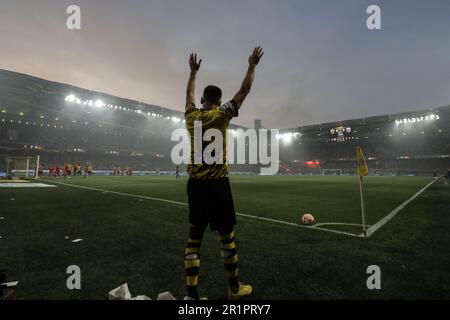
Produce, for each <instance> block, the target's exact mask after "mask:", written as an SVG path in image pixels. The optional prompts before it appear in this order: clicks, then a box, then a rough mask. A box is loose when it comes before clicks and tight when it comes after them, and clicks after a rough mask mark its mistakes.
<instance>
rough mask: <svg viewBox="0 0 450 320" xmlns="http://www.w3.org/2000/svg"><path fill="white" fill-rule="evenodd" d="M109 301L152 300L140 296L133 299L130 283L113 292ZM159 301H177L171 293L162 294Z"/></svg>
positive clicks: (110, 293)
mask: <svg viewBox="0 0 450 320" xmlns="http://www.w3.org/2000/svg"><path fill="white" fill-rule="evenodd" d="M108 298H109V300H141V301H143V300H152V299H151V298H150V297H147V296H146V295H138V296H136V297H131V292H130V290H129V289H128V283H124V284H123V285H121V286H119V287H117V288H115V289H113V290H111V291H110V292H109V293H108ZM157 300H177V299H176V298H175V297H174V296H173V295H172V294H171V293H170V292H169V291H166V292H163V293H160V294H159V295H158V298H157Z"/></svg>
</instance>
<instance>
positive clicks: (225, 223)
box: [185, 47, 264, 300]
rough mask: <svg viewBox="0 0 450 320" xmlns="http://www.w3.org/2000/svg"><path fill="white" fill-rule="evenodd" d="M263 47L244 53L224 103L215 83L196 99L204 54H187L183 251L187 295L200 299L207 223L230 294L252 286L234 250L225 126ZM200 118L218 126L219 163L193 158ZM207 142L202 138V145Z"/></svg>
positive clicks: (248, 290) (247, 291)
mask: <svg viewBox="0 0 450 320" xmlns="http://www.w3.org/2000/svg"><path fill="white" fill-rule="evenodd" d="M263 54H264V52H263V50H262V48H261V47H257V48H255V49H254V50H253V53H252V54H251V55H250V57H249V59H248V64H249V65H248V69H247V73H246V75H245V78H244V81H243V82H242V85H241V87H240V89H239V91H238V92H237V93H236V94H235V95H234V97H233V99H232V100H230V101H228V102H226V103H224V104H222V103H221V100H222V91H221V90H220V89H219V88H218V87H216V86H207V87H206V88H205V89H204V91H203V96H202V98H201V103H202V108H201V109H199V108H197V107H196V105H195V79H196V76H197V73H198V71H199V69H200V65H201V62H202V60H199V61H198V62H197V54H195V53H193V54H191V55H190V57H189V66H190V70H191V72H190V75H189V81H188V85H187V89H186V110H185V120H186V128H187V129H188V131H189V133H190V137H191V162H190V164H189V165H188V168H187V171H188V173H189V181H188V184H187V194H188V200H189V222H190V232H189V240H188V243H187V247H186V251H185V269H186V284H187V291H188V299H199V298H200V296H199V293H198V287H197V284H198V272H199V267H200V247H201V243H202V239H203V234H204V232H205V229H206V227H207V226H208V225H209V226H210V228H211V230H213V231H218V233H219V235H220V246H221V255H222V258H223V262H224V265H225V269H226V270H227V272H228V283H229V289H228V299H230V300H236V299H240V298H242V297H246V296H248V295H250V294H251V292H252V287H251V286H249V285H246V284H242V283H241V282H240V281H239V273H238V267H237V266H238V256H237V252H236V244H235V242H234V226H235V224H236V215H235V211H234V204H233V197H232V193H231V188H230V183H229V180H228V164H227V163H226V160H227V152H226V141H227V139H226V131H227V128H228V125H229V123H230V120H231V119H232V118H234V117H237V116H238V110H239V108H240V107H241V105H242V103H243V102H244V100H245V98H246V97H247V95H248V94H249V92H250V89H251V87H252V83H253V79H254V77H255V70H256V66H257V65H258V63H259V61H260V59H261V57H262V56H263ZM197 121H200V122H201V124H202V132H205V131H206V130H208V129H217V130H219V131H220V132H221V133H222V137H223V149H222V154H221V155H220V156H221V157H222V160H223V161H221V163H212V164H207V163H205V161H204V160H202V162H200V163H196V161H194V160H195V159H194V158H196V157H194V150H195V149H194V122H197ZM206 146H207V144H205V143H203V146H202V150H203V149H204V148H205V147H206Z"/></svg>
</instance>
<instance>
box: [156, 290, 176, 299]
mask: <svg viewBox="0 0 450 320" xmlns="http://www.w3.org/2000/svg"><path fill="white" fill-rule="evenodd" d="M156 300H177V298H175V297H174V296H173V295H172V294H171V293H170V291H166V292H163V293H160V294H159V295H158V298H157V299H156Z"/></svg>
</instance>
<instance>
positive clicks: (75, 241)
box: [72, 239, 83, 243]
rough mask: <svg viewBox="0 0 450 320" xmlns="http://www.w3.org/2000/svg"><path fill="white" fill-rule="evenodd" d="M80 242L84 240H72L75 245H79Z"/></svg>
mask: <svg viewBox="0 0 450 320" xmlns="http://www.w3.org/2000/svg"><path fill="white" fill-rule="evenodd" d="M80 241H83V239H75V240H72V242H73V243H77V242H80Z"/></svg>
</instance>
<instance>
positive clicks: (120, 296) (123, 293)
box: [108, 283, 131, 300]
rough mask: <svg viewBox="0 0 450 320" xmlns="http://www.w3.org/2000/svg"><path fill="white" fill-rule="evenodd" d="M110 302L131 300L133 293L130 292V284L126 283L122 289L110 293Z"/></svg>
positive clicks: (118, 288)
mask: <svg viewBox="0 0 450 320" xmlns="http://www.w3.org/2000/svg"><path fill="white" fill-rule="evenodd" d="M108 297H109V300H130V299H131V293H130V290H128V284H127V283H124V284H123V285H121V286H120V287H117V288H115V289H113V290H111V291H110V292H109V293H108Z"/></svg>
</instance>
